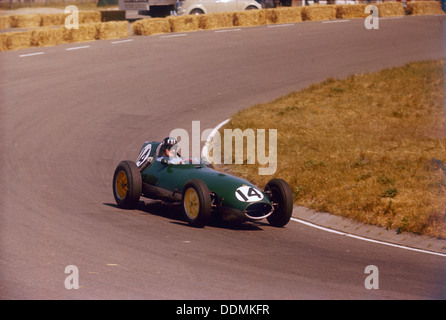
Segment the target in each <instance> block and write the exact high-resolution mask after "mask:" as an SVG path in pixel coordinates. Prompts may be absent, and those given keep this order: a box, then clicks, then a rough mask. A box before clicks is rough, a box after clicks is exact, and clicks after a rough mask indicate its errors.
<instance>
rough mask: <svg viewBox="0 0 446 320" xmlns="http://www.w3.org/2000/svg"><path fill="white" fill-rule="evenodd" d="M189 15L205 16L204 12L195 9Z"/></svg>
mask: <svg viewBox="0 0 446 320" xmlns="http://www.w3.org/2000/svg"><path fill="white" fill-rule="evenodd" d="M189 14H192V15H198V14H204V11H203V10H201V9H193V10H192V11H191V12H190V13H189Z"/></svg>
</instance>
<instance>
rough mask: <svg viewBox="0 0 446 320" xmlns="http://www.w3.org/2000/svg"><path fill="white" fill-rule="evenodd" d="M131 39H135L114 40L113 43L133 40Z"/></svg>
mask: <svg viewBox="0 0 446 320" xmlns="http://www.w3.org/2000/svg"><path fill="white" fill-rule="evenodd" d="M131 41H133V39H125V40H118V41H112V43H113V44H117V43H124V42H131Z"/></svg>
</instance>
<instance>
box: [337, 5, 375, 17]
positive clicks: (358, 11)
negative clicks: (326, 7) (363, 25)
mask: <svg viewBox="0 0 446 320" xmlns="http://www.w3.org/2000/svg"><path fill="white" fill-rule="evenodd" d="M366 7H367V5H366V4H346V5H338V6H336V18H338V19H357V18H358V19H364V18H366V17H367V16H369V15H370V14H369V13H365V12H364V11H365V8H366Z"/></svg>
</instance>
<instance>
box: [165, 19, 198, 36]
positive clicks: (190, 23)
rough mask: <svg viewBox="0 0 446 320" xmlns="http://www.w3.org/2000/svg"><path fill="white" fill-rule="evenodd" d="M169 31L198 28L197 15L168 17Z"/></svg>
mask: <svg viewBox="0 0 446 320" xmlns="http://www.w3.org/2000/svg"><path fill="white" fill-rule="evenodd" d="M167 20H169V23H170V31H171V32H188V31H197V30H200V18H199V15H184V16H176V17H175V16H174V17H168V18H167Z"/></svg>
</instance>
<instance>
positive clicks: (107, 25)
mask: <svg viewBox="0 0 446 320" xmlns="http://www.w3.org/2000/svg"><path fill="white" fill-rule="evenodd" d="M97 26H98V35H97V39H99V40H105V39H118V38H125V37H128V36H129V23H128V22H127V21H109V22H101V23H100V24H98V25H97Z"/></svg>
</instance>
